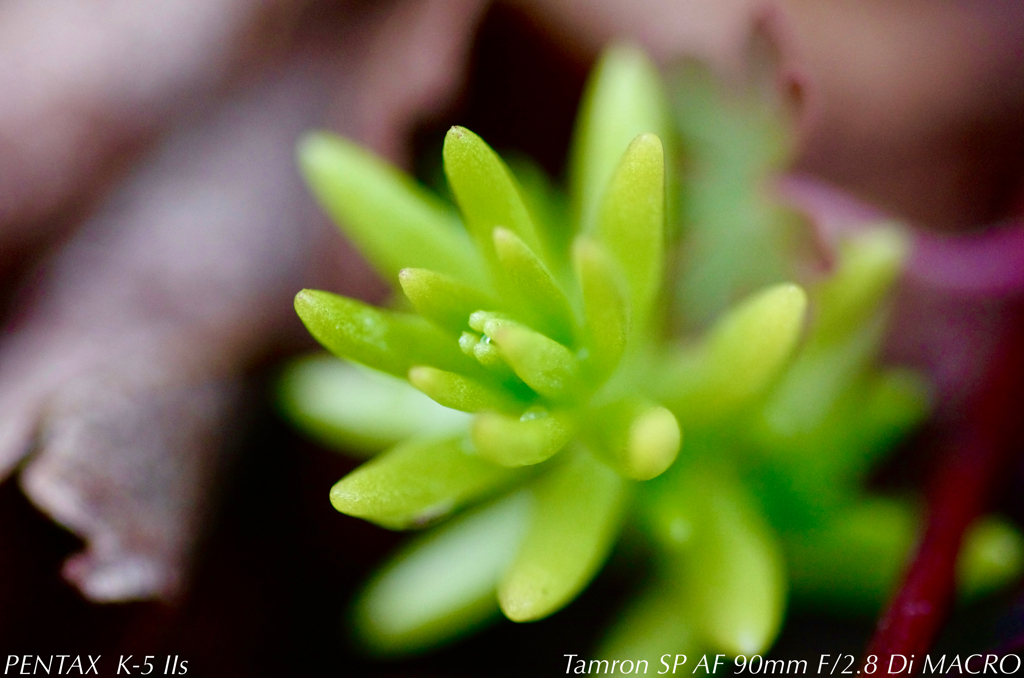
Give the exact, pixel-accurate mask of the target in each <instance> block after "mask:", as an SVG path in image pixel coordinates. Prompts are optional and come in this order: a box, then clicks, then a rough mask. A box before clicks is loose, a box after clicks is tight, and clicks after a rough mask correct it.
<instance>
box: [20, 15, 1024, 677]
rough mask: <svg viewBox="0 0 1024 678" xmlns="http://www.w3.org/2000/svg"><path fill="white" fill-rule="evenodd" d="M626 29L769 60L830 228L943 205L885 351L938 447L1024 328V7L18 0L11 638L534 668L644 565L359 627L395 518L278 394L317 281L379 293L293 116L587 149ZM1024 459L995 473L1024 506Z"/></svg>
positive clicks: (101, 648)
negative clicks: (388, 637)
mask: <svg viewBox="0 0 1024 678" xmlns="http://www.w3.org/2000/svg"><path fill="white" fill-rule="evenodd" d="M751 36H760V37H761V38H764V39H765V42H766V43H767V46H768V47H767V51H766V52H764V53H763V54H762V53H759V54H762V57H763V58H757V59H755V58H753V57H751V51H750V49H749V46H750V44H751V39H752V38H751ZM613 38H626V39H630V40H633V41H635V42H637V43H639V44H640V45H642V46H644V47H645V48H646V49H647V50H649V51H650V53H651V54H652V56H653V57H654V58H655V60H656V61H658V63H659V64H661V65H663V66H668V65H671V64H673V63H676V62H677V61H678V60H680V59H682V58H684V57H696V58H699V59H701V60H704V61H706V62H707V63H709V64H710V65H711V67H712V68H713V70H715V71H716V72H718V73H719V74H720V75H722V77H724V78H726V79H729V78H736V79H739V78H743V77H745V76H747V75H749V74H750V71H751V70H755V69H758V68H767V69H768V70H769V71H770V74H769V75H770V78H771V81H772V82H773V83H775V86H776V87H777V91H778V93H779V95H780V97H781V98H782V99H783V100H784V101H785V102H786V104H787V106H788V107H789V110H790V112H791V114H792V119H793V121H794V125H795V139H796V152H795V159H794V161H793V164H792V167H791V172H792V175H793V176H794V177H797V178H799V179H800V180H801V181H804V182H810V183H813V185H815V186H827V187H828V188H827V191H828V195H829V196H831V197H829V198H828V199H827V200H821V199H817V200H818V201H817V202H815V200H816V198H815V196H819V197H820V195H821V194H822V192H815V191H805V192H804V193H803V194H802V195H804V199H805V201H806V202H807V204H809V205H810V206H811V207H814V206H816V205H817V206H819V207H820V209H819V210H818V212H820V216H821V219H820V220H821V223H822V225H821V226H820V228H821V229H823V232H827V230H828V228H830V226H829V219H830V218H835V219H837V220H840V221H841V219H840V217H841V216H842V215H843V214H844V213H845V212H844V209H845V207H844V209H839V208H838V207H837V206H836V204H837V202H836V200H835V199H834V196H835V195H838V193H836V192H837V191H840V192H841V194H842V196H843V199H844V200H847V201H849V203H850V204H855V205H857V209H861V206H863V205H870V206H871V207H870V209H872V210H877V211H880V212H884V213H889V214H893V215H896V216H898V217H900V218H903V219H906V220H908V221H909V222H911V223H912V224H913V225H914V227H915V229H917V231H918V232H919V233H920V234H921V236H920V237H921V241H920V242H921V243H923V245H922V246H921V248H920V249H919V250H918V251H917V252H916V254H915V258H913V259H912V261H911V264H910V267H909V269H908V274H907V280H905V281H904V283H903V286H902V288H901V291H900V300H899V302H898V306H897V313H896V317H897V318H900V320H897V321H896V323H895V326H894V329H893V336H892V337H891V340H890V342H889V347H888V352H889V356H890V358H891V359H893V360H898V361H900V362H902V363H908V364H911V365H913V366H915V367H919V368H922V369H924V370H926V371H927V372H928V373H929V374H930V375H931V377H932V378H933V380H934V381H935V383H936V385H937V389H938V391H939V394H940V397H939V401H938V406H937V410H936V421H935V422H933V424H932V425H931V427H930V428H929V430H928V431H926V432H925V433H924V434H923V435H922V436H921V437H920V439H919V440H917V441H916V443H912V444H910V445H908V448H907V450H904V451H902V452H901V455H900V456H899V457H898V458H897V461H895V462H894V463H893V464H892V468H891V469H889V470H888V471H887V472H888V474H889V477H887V479H886V482H903V483H912V482H921V480H922V478H924V477H926V476H927V474H928V471H929V468H930V462H929V461H928V458H929V457H928V449H929V445H928V440H929V439H931V440H935V439H937V438H941V437H942V436H944V435H946V434H948V432H949V431H952V430H955V429H956V427H958V426H962V425H963V423H964V421H965V419H966V418H967V417H968V416H969V415H968V412H969V409H968V408H967V406H966V404H965V403H967V402H969V401H970V399H971V397H972V394H973V393H976V392H978V391H980V390H984V385H985V378H986V377H985V374H987V372H986V370H987V365H988V361H989V358H990V357H991V355H993V352H995V351H996V350H997V345H998V344H999V343H1000V338H1001V337H1005V336H1012V335H1008V334H1007V333H1008V332H1009V331H1010V329H1012V328H1015V327H1017V325H1018V321H1017V318H1018V317H1019V316H1018V315H1017V313H1018V311H1017V307H1018V305H1019V298H1020V292H1021V291H1022V290H1024V235H1022V234H1024V223H1021V219H1022V218H1024V5H1021V4H1020V3H1018V2H1013V1H1011V0H982V1H981V2H957V1H952V0H941V1H939V2H924V1H923V0H920V1H919V0H900V1H899V2H882V1H881V0H869V1H867V2H863V1H862V2H854V1H853V0H831V1H830V2H808V1H805V0H789V1H781V0H780V1H779V2H769V3H765V2H758V1H755V0H725V1H720V2H699V1H696V0H688V1H686V2H662V1H659V0H641V1H638V2H631V3H618V2H613V1H612V0H523V1H520V2H495V3H484V2H476V1H474V0H449V1H443V0H424V1H417V0H401V1H388V2H361V1H349V2H346V1H344V0H335V1H326V0H213V1H211V0H206V1H205V2H204V1H200V0H154V1H153V2H150V3H146V4H145V5H142V4H139V3H136V2H132V1H131V0H106V1H105V2H102V3H96V2H91V1H90V0H68V2H65V3H60V4H52V3H39V2H33V1H32V0H5V2H3V3H0V92H2V94H0V311H2V313H3V316H2V317H3V329H2V333H0V474H2V477H4V478H5V480H4V481H3V483H2V484H0V544H2V547H0V653H2V654H5V655H6V654H8V653H10V654H22V655H24V654H51V653H70V654H75V653H89V654H93V655H95V654H103V655H104V656H106V655H111V656H113V655H117V654H129V653H134V654H152V655H161V656H162V655H166V654H172V655H173V654H177V655H180V657H181V658H182V659H187V660H188V661H189V667H190V673H192V674H193V675H201V676H202V675H210V676H234V675H246V676H319V675H338V674H341V675H445V676H462V675H464V676H476V675H495V676H496V675H510V676H511V675H526V674H530V675H553V674H555V673H556V672H560V671H561V669H560V668H559V667H560V666H561V664H560V662H561V661H563V659H562V655H563V654H564V653H580V652H583V653H585V652H587V650H588V648H589V647H591V643H592V642H593V637H594V634H595V630H596V629H598V628H601V627H603V626H605V625H606V622H607V620H608V618H609V615H612V614H614V610H615V609H616V606H617V603H618V602H619V601H621V600H623V599H624V598H625V597H626V596H627V594H628V590H627V586H626V583H625V576H624V574H623V572H624V570H625V568H626V567H627V566H628V564H629V563H628V561H629V554H627V553H618V554H616V555H615V556H613V560H612V562H611V565H610V567H608V568H607V569H606V571H605V572H604V573H603V574H602V575H601V577H600V578H599V579H598V580H597V581H596V582H595V584H594V585H592V586H591V587H590V588H589V589H588V590H587V591H586V592H585V593H584V594H583V595H582V596H581V598H580V599H579V600H578V601H577V602H576V603H574V604H573V605H571V606H570V607H568V608H567V609H566V610H564V611H562V612H560V613H558V614H557V615H555V616H553V617H551V618H549V619H547V620H544V621H542V622H538V623H534V624H527V625H514V624H511V623H509V622H502V623H500V624H498V625H496V626H494V627H493V628H491V629H490V630H488V631H486V632H484V633H483V634H481V635H479V636H477V637H475V638H473V639H470V640H467V641H463V642H461V643H459V644H457V645H455V646H452V647H450V648H447V649H444V650H441V651H438V652H436V653H434V654H431V655H428V656H425V657H421V658H416V659H409V660H403V661H401V662H374V661H371V660H369V659H366V658H364V657H361V656H360V655H359V653H358V652H357V651H356V650H355V649H354V648H351V647H349V646H348V645H347V642H346V639H345V635H344V632H343V624H344V613H345V610H346V605H347V602H348V601H349V599H350V598H351V596H352V594H353V592H354V591H355V589H356V588H357V587H358V586H359V585H360V584H361V583H362V581H364V580H365V578H366V576H367V575H368V574H369V572H371V571H372V568H373V567H374V566H375V565H376V564H377V563H378V562H379V561H380V560H381V559H382V558H383V556H384V555H386V554H387V553H388V552H390V551H391V550H392V549H393V548H394V547H395V546H396V545H397V544H398V543H399V541H400V539H401V535H398V534H395V533H391V532H386V531H384V530H381V529H379V528H376V527H373V526H372V525H370V524H367V523H364V522H361V521H359V520H356V519H353V518H349V517H347V516H343V515H341V514H338V513H337V512H335V511H334V510H333V508H332V507H331V506H330V504H329V502H328V501H327V493H328V490H329V488H330V487H331V485H332V484H333V483H334V482H335V481H336V480H337V479H338V478H340V477H341V476H342V475H344V474H345V473H346V472H347V471H349V470H350V469H351V468H352V467H354V465H355V462H354V461H351V460H348V459H345V458H344V457H341V456H339V455H338V454H336V453H335V452H332V451H329V450H326V449H323V448H320V447H318V446H317V445H315V444H314V443H312V442H310V441H308V440H306V439H304V438H302V437H301V436H300V435H298V434H297V433H295V432H293V431H292V430H291V429H290V427H289V426H288V425H287V424H286V423H284V422H283V421H281V420H280V419H279V417H278V416H277V415H276V413H275V411H274V405H273V398H272V385H273V381H274V379H275V377H276V374H277V366H278V364H279V362H280V360H281V359H282V358H284V357H286V356H288V355H291V354H294V353H295V352H297V351H301V350H306V349H311V348H313V344H312V342H311V340H310V339H309V338H308V337H307V336H306V333H305V331H304V329H303V328H302V326H301V324H300V322H299V321H298V319H297V317H296V316H295V315H294V311H293V310H292V303H291V300H292V297H293V295H294V293H295V292H296V291H297V290H298V289H300V288H302V287H317V288H322V289H331V290H335V291H338V292H341V293H345V294H348V295H352V296H359V297H361V298H364V299H367V300H370V301H378V300H380V299H382V298H383V296H384V294H385V291H386V290H385V287H384V286H383V284H382V283H381V282H380V281H379V280H377V279H375V278H374V277H373V274H372V273H370V271H369V269H368V267H367V266H366V265H365V264H363V263H362V262H360V261H359V260H358V258H357V257H356V256H355V255H354V253H353V251H352V249H351V248H350V247H349V246H348V245H346V244H345V243H344V242H343V241H342V239H341V237H340V236H339V235H338V234H337V231H336V230H335V229H334V228H333V227H332V226H331V225H329V224H328V223H327V221H326V218H325V217H323V216H321V215H320V213H319V211H318V210H317V208H316V207H315V205H314V204H313V202H312V200H311V199H310V198H309V197H308V196H307V193H306V191H305V189H304V187H303V185H302V182H301V180H300V177H299V176H298V173H297V170H296V167H295V163H294V160H293V150H292V149H293V147H294V143H295V140H296V139H297V137H298V135H299V134H300V133H301V132H302V131H304V130H306V129H310V128H316V127H326V128H329V129H333V130H335V131H337V132H339V133H342V134H345V135H348V136H351V137H353V138H355V139H357V140H359V141H361V142H362V143H364V144H366V145H368V146H369V147H371V148H373V149H374V150H375V151H377V152H378V153H380V154H382V155H384V156H386V157H388V158H390V159H391V160H392V161H393V162H395V163H397V164H398V165H400V166H403V167H405V168H407V169H409V170H412V171H417V172H418V173H419V174H420V176H421V177H422V178H424V179H430V178H431V177H430V173H431V172H433V171H434V170H435V169H436V167H435V165H433V164H431V162H430V161H424V160H423V159H424V158H434V157H436V156H437V154H438V153H437V152H438V149H439V148H440V143H441V139H442V138H443V134H444V131H445V130H446V129H447V128H448V127H449V126H450V125H452V124H459V125H464V126H466V127H469V128H470V129H473V130H474V131H476V132H477V133H478V134H480V135H481V136H482V137H484V138H485V139H487V140H488V142H489V143H490V144H492V145H493V146H494V147H495V148H497V149H499V150H500V151H502V152H504V151H519V152H522V153H525V154H528V155H530V156H532V157H534V158H536V159H537V160H538V161H539V162H540V163H541V165H542V166H543V167H544V168H545V169H546V170H547V171H548V172H549V173H551V174H552V175H553V176H556V177H560V176H562V174H563V170H564V162H565V154H566V149H567V147H568V143H569V135H570V132H571V126H572V121H573V119H574V116H575V110H576V106H577V102H578V100H579V97H580V94H581V91H582V87H583V83H584V79H585V77H586V74H587V72H588V70H589V68H590V66H591V65H592V63H593V61H594V59H595V58H596V57H597V54H598V53H599V51H600V49H601V48H602V47H603V46H604V45H605V44H606V43H607V42H608V41H609V40H611V39H613ZM823 190H824V189H823ZM846 204H847V203H843V205H844V206H845V205H846ZM864 209H867V208H864ZM963 234H966V235H963ZM951 238H952V239H951ZM958 238H962V239H958ZM901 309H902V311H901ZM1004 343H1005V342H1004ZM1021 376H1024V375H1021ZM1014 459H1016V460H1017V461H1014V462H1013V463H1012V464H1011V465H1010V466H1009V467H1008V468H1009V469H1010V471H1009V472H1008V473H1006V474H1005V478H1006V480H1007V481H1008V483H1009V485H1010V490H1011V491H1009V492H1005V494H1001V495H999V498H998V501H999V502H1001V504H1000V505H1001V506H1002V508H1003V509H1004V512H1005V513H1007V514H1008V515H1010V516H1011V517H1012V518H1015V519H1016V520H1017V521H1018V524H1019V521H1020V520H1021V518H1024V505H1021V503H1020V499H1019V497H1020V496H1021V493H1020V492H1019V490H1020V487H1021V484H1022V480H1024V475H1022V473H1024V467H1022V466H1021V463H1020V461H1019V459H1020V455H1019V454H1018V455H1016V456H1014ZM992 499H993V500H996V499H997V498H996V497H995V496H993V497H992ZM1015 595H1016V594H1015V593H1011V594H1010V597H1009V598H1004V599H1000V600H989V601H985V602H984V603H982V604H979V605H977V606H975V607H974V608H972V609H970V610H965V611H960V612H959V613H958V615H957V616H956V617H955V619H954V621H953V622H952V623H951V624H950V626H949V627H948V628H947V630H946V636H945V637H944V639H943V640H941V641H940V646H941V647H949V648H953V649H951V650H950V651H955V648H958V647H969V648H980V647H982V646H984V647H986V648H987V647H989V646H994V645H995V644H997V642H999V641H1000V640H1005V639H1008V638H1012V637H1013V635H1014V633H1016V632H1021V631H1024V623H1022V622H1021V620H1022V619H1024V611H1022V610H1024V609H1022V608H1021V605H1022V604H1024V603H1022V602H1016V603H1015V602H1014V600H1015V598H1014V597H1013V596H1015ZM872 624H873V620H872V619H859V620H858V619H855V620H837V619H822V618H820V617H814V616H809V615H800V614H794V615H791V617H790V618H789V620H788V621H787V626H786V629H785V631H784V633H783V636H782V638H781V640H780V641H779V643H778V645H777V648H776V650H775V652H776V653H777V656H781V657H787V656H799V657H807V656H809V655H811V654H815V655H816V654H817V653H821V652H828V653H832V654H836V653H840V652H846V653H856V652H859V651H860V650H861V649H862V648H863V646H864V643H865V642H866V640H867V637H868V636H869V634H870V632H871V628H872ZM942 643H944V645H942ZM978 651H980V649H979V650H978Z"/></svg>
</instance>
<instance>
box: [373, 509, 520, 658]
mask: <svg viewBox="0 0 1024 678" xmlns="http://www.w3.org/2000/svg"><path fill="white" fill-rule="evenodd" d="M529 509H530V503H529V498H528V497H527V496H526V493H524V492H519V493H516V494H512V495H509V496H508V497H505V498H503V499H501V500H499V501H497V502H495V503H493V504H491V505H488V506H485V507H483V508H481V509H477V510H475V511H472V512H469V513H467V514H465V515H463V516H459V517H457V518H455V519H453V520H452V521H451V522H449V523H446V524H445V525H444V526H442V527H440V528H438V529H437V530H433V531H431V532H429V533H427V534H425V535H423V536H422V537H420V538H418V539H416V540H415V541H413V542H412V543H410V544H408V545H407V546H406V547H405V548H403V549H402V551H401V552H400V553H399V554H398V555H397V556H395V557H394V558H393V559H392V560H391V562H389V563H388V564H387V565H386V566H385V567H384V568H383V569H382V570H381V571H380V572H378V573H377V575H376V576H374V578H373V580H372V581H371V582H370V583H369V584H368V585H367V587H366V589H365V590H364V591H363V593H362V594H361V595H360V597H359V600H358V602H357V603H356V607H355V624H356V629H357V631H358V633H359V635H360V637H361V638H362V640H363V641H364V643H365V644H366V645H367V646H368V647H369V648H370V649H371V650H373V651H375V652H377V653H382V654H399V653H406V652H415V651H418V650H422V649H425V648H428V647H430V646H432V645H435V644H437V643H440V642H443V641H446V640H451V639H453V638H455V637H457V636H459V635H462V634H464V633H466V632H468V631H470V630H471V629H473V628H474V627H478V626H480V625H481V624H483V623H486V622H487V621H488V620H489V619H490V618H493V617H494V616H496V614H497V612H498V601H497V598H496V597H495V594H494V590H495V587H496V586H497V583H498V579H499V578H500V577H501V575H502V574H503V573H504V572H505V570H507V569H508V566H509V564H510V563H511V562H512V559H513V558H514V557H515V554H516V550H517V548H518V547H519V543H520V542H521V541H522V537H523V534H524V533H525V531H526V526H527V523H528V520H529Z"/></svg>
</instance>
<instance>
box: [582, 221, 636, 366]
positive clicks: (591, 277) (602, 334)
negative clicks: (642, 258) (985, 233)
mask: <svg viewBox="0 0 1024 678" xmlns="http://www.w3.org/2000/svg"><path fill="white" fill-rule="evenodd" d="M573 263H574V264H575V268H576V276H577V278H578V279H579V281H580V288H581V289H582V291H583V308H584V317H585V329H584V337H585V338H584V342H585V345H586V346H587V348H588V349H589V351H590V355H589V357H588V358H587V364H588V367H587V369H588V371H589V372H590V373H591V374H593V375H594V376H595V377H596V378H598V379H600V378H603V377H605V376H607V375H608V374H609V373H610V372H611V371H612V370H613V369H615V366H616V365H617V364H618V362H619V358H621V357H622V353H623V351H624V350H625V348H626V337H627V335H628V333H629V314H628V302H627V301H626V300H627V298H628V293H627V290H626V285H625V281H624V280H622V275H621V273H620V272H619V271H618V270H617V268H616V265H615V264H614V263H613V262H612V261H611V259H610V258H609V257H608V254H607V252H605V250H604V248H602V247H601V246H600V245H599V244H597V243H596V242H594V241H593V240H591V239H589V238H578V239H577V240H576V242H575V243H574V245H573Z"/></svg>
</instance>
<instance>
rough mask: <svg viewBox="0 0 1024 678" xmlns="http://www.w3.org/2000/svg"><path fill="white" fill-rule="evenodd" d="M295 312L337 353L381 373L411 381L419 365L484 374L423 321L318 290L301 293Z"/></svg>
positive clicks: (328, 347)
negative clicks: (410, 376)
mask: <svg viewBox="0 0 1024 678" xmlns="http://www.w3.org/2000/svg"><path fill="white" fill-rule="evenodd" d="M295 310H296V312H297V313H298V314H299V317H300V318H301V319H302V322H303V323H305V325H306V329H308V330H309V333H310V334H312V335H313V337H314V338H315V339H316V340H317V341H319V342H320V343H321V344H323V345H324V347H325V348H327V350H329V351H330V352H331V353H333V354H335V355H336V356H338V357H342V358H348V359H350V360H354V361H356V362H358V363H362V364H363V365H366V366H367V367H372V368H374V369H376V370H380V371H381V372H387V373H388V374H393V375H395V376H397V377H405V376H406V375H407V374H408V373H409V370H410V369H411V368H412V367H414V366H416V365H431V366H433V367H438V368H440V369H443V370H449V371H453V372H462V373H465V374H478V373H479V372H480V369H479V367H478V366H477V364H476V363H475V362H474V361H472V360H470V359H469V358H468V357H467V356H466V355H465V354H463V353H462V351H460V350H459V347H458V345H456V344H454V343H453V342H452V340H451V337H449V336H448V335H446V334H445V333H444V332H442V331H441V330H439V329H438V328H437V327H435V326H434V325H432V324H430V323H429V322H427V321H425V320H424V319H423V318H421V317H419V316H416V315H410V314H408V313H398V312H395V311H385V310H383V309H379V308H376V307H374V306H369V305H367V304H364V303H362V302H359V301H355V300H354V299H348V298H347V297H341V296H338V295H336V294H331V293H330V292H320V291H318V290H302V291H301V292H299V293H298V294H297V295H296V297H295Z"/></svg>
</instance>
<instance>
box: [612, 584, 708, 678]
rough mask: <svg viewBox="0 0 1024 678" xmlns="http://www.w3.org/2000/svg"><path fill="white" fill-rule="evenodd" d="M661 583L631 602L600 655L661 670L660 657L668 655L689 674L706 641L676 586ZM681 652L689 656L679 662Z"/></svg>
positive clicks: (677, 666) (674, 663)
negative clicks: (693, 621) (630, 660)
mask: <svg viewBox="0 0 1024 678" xmlns="http://www.w3.org/2000/svg"><path fill="white" fill-rule="evenodd" d="M658 584H660V585H658V586H654V587H651V588H650V590H648V591H647V592H645V593H643V594H641V595H640V597H639V598H637V599H636V600H633V601H631V602H630V604H629V607H628V608H627V609H626V610H625V612H623V613H622V614H621V615H620V616H619V618H618V619H617V620H616V622H615V625H614V626H613V627H612V628H611V630H610V631H609V633H608V635H607V636H606V637H605V639H604V642H603V643H602V644H601V647H600V649H599V650H598V652H597V656H598V657H607V658H609V660H614V659H618V658H622V657H628V658H630V659H632V660H634V661H637V662H639V661H646V662H647V663H648V666H649V667H657V669H659V670H661V669H662V668H663V666H664V665H663V664H662V663H661V658H662V657H665V655H669V656H668V657H667V658H666V659H668V660H669V664H670V666H672V667H673V668H678V669H679V670H680V672H682V671H683V668H684V667H686V669H687V673H689V672H690V671H692V670H693V666H694V664H695V663H696V659H695V657H697V656H699V655H700V654H701V652H702V651H703V647H702V645H703V643H702V642H701V639H700V638H699V636H698V634H697V633H696V631H695V630H694V628H693V624H692V622H691V620H690V618H689V615H688V614H687V610H686V609H685V607H684V606H683V605H681V604H680V602H679V595H678V593H677V591H675V590H673V589H674V588H675V587H674V585H673V584H666V583H663V582H658ZM678 655H683V656H685V657H686V659H685V660H684V659H682V657H680V658H679V660H678V661H679V664H678V665H677V664H676V661H677V660H676V657H677V656H678ZM637 667H639V664H638V665H637ZM636 673H640V671H639V670H636ZM663 673H666V672H665V671H663ZM691 675H692V674H691Z"/></svg>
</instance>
